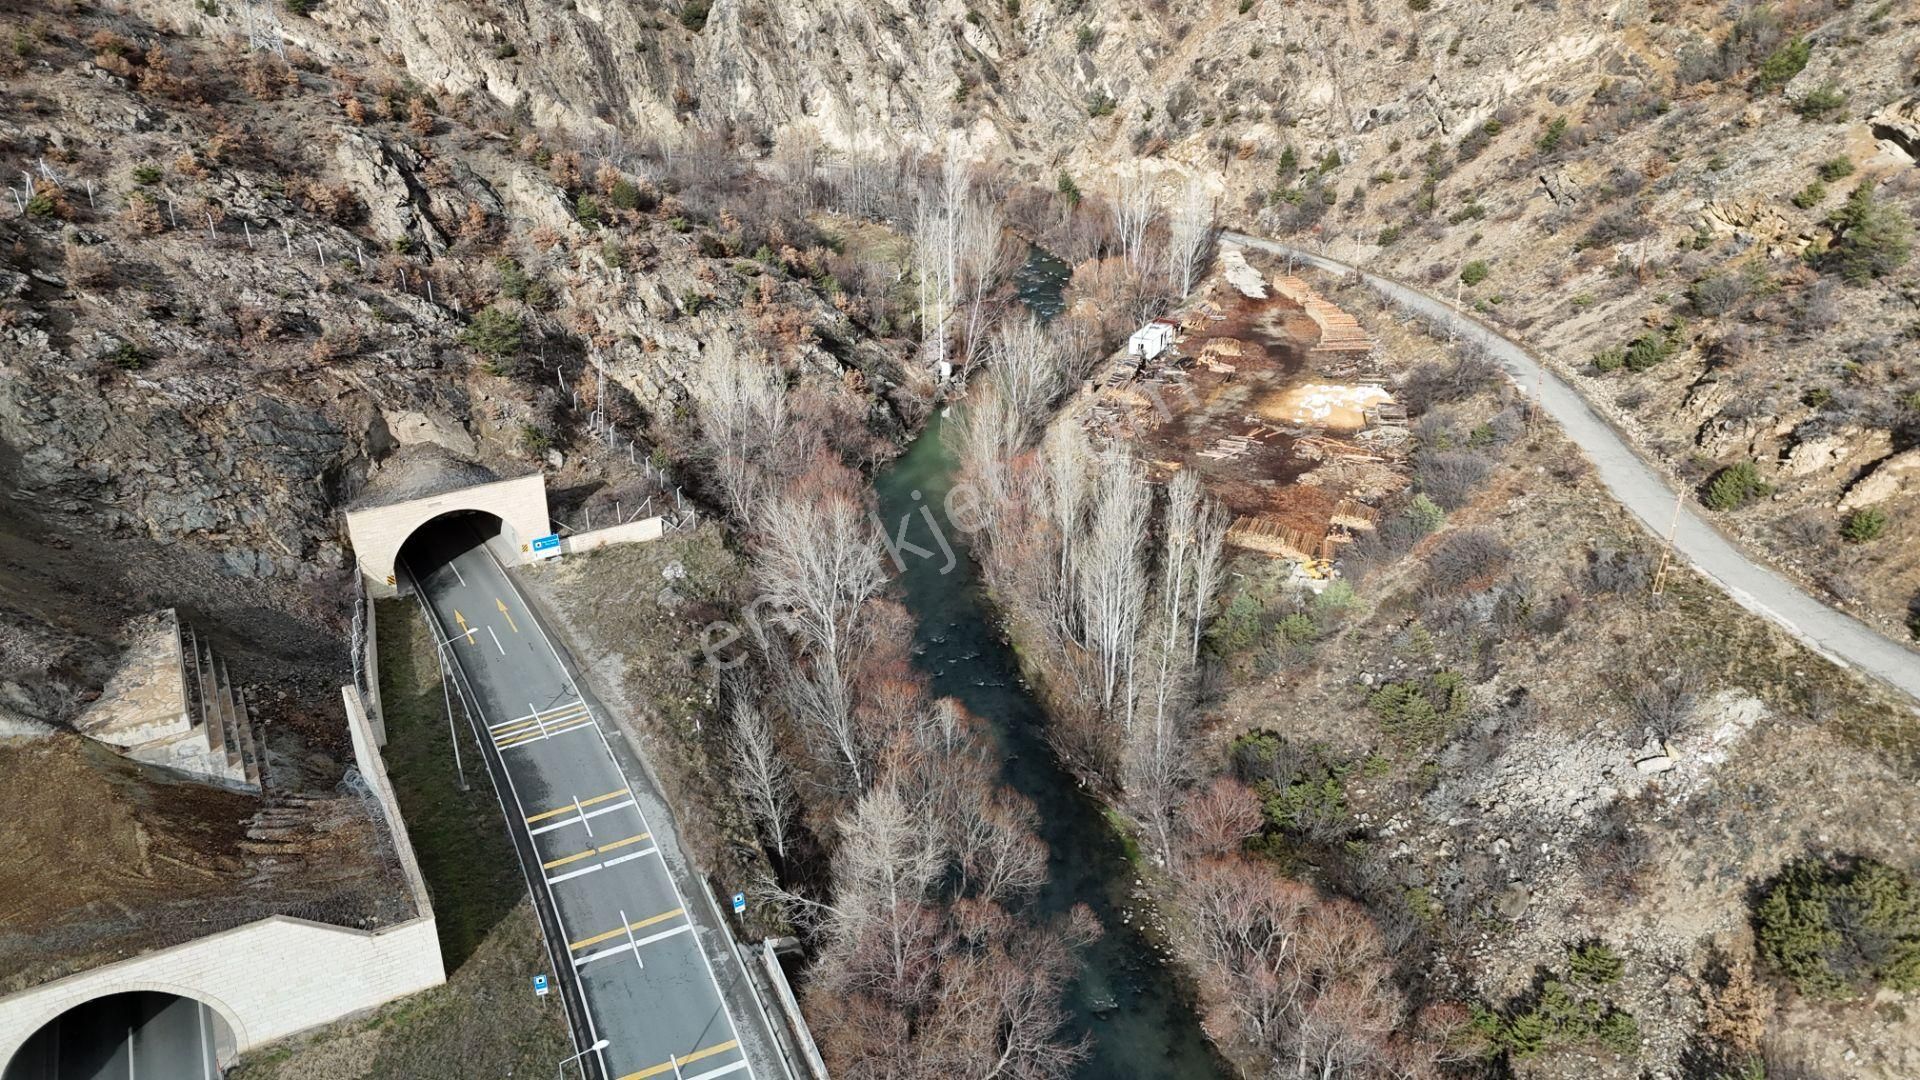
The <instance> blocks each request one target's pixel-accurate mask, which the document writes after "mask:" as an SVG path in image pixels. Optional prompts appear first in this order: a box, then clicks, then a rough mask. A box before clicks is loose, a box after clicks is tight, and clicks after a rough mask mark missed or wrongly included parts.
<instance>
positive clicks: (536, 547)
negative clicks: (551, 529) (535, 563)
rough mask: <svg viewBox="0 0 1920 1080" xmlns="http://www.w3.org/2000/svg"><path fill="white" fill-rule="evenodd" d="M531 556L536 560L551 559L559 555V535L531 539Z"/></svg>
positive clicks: (550, 534) (549, 534)
mask: <svg viewBox="0 0 1920 1080" xmlns="http://www.w3.org/2000/svg"><path fill="white" fill-rule="evenodd" d="M533 554H534V557H535V558H538V559H551V558H553V557H554V556H555V555H558V554H560V534H559V533H548V534H547V535H545V536H536V537H534V538H533Z"/></svg>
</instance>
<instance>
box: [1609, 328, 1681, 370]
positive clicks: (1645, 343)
mask: <svg viewBox="0 0 1920 1080" xmlns="http://www.w3.org/2000/svg"><path fill="white" fill-rule="evenodd" d="M1685 340H1686V329H1685V327H1683V326H1681V325H1680V324H1678V323H1675V324H1674V325H1672V326H1669V327H1667V328H1666V329H1665V330H1650V331H1648V332H1647V333H1644V334H1641V335H1640V336H1639V337H1637V338H1634V339H1633V340H1632V341H1630V342H1628V343H1627V348H1626V351H1625V352H1624V353H1622V354H1621V357H1620V362H1621V363H1622V364H1623V365H1625V367H1626V369H1627V370H1628V371H1646V370H1647V369H1649V368H1652V367H1655V366H1658V365H1660V364H1663V363H1665V362H1667V361H1668V360H1671V359H1672V358H1673V356H1674V354H1676V353H1678V352H1679V351H1680V346H1681V344H1682V343H1683V342H1684V341H1685Z"/></svg>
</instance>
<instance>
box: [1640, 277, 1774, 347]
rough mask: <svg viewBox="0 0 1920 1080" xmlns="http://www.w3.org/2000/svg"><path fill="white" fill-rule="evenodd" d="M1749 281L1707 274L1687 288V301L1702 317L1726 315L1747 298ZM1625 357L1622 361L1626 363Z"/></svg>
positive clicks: (1741, 278) (1745, 278) (1743, 278)
mask: <svg viewBox="0 0 1920 1080" xmlns="http://www.w3.org/2000/svg"><path fill="white" fill-rule="evenodd" d="M1748 288H1749V281H1748V278H1747V276H1746V275H1745V274H1723V273H1721V272H1719V271H1717V270H1716V271H1714V272H1712V273H1709V274H1706V275H1705V276H1703V277H1700V278H1698V279H1696V280H1695V281H1694V283H1693V284H1692V285H1690V286H1688V288H1687V300H1688V301H1689V302H1690V303H1692V304H1693V310H1695V311H1697V312H1699V313H1700V314H1702V315H1725V314H1726V313H1727V312H1729V311H1731V310H1733V306H1734V305H1735V304H1738V303H1739V302H1740V301H1741V300H1744V299H1745V298H1746V296H1747V292H1748ZM1625 359H1626V357H1625V355H1624V354H1622V356H1621V360H1622V361H1623V362H1624V361H1625Z"/></svg>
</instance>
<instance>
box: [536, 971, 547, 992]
mask: <svg viewBox="0 0 1920 1080" xmlns="http://www.w3.org/2000/svg"><path fill="white" fill-rule="evenodd" d="M533 992H534V995H535V996H536V997H546V996H547V977H546V976H545V975H535V976H534V977H533Z"/></svg>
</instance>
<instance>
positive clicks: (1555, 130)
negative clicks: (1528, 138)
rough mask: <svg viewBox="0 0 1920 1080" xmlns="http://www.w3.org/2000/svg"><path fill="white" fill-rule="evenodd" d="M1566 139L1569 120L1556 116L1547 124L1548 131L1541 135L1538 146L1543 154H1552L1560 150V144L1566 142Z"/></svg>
mask: <svg viewBox="0 0 1920 1080" xmlns="http://www.w3.org/2000/svg"><path fill="white" fill-rule="evenodd" d="M1566 138H1567V118H1566V117H1564V116H1556V117H1554V118H1553V119H1552V120H1551V121H1550V122H1549V123H1548V124H1547V129H1546V130H1545V131H1543V132H1541V133H1540V141H1539V143H1538V144H1537V145H1538V146H1539V148H1540V152H1541V153H1542V154H1551V153H1553V152H1554V151H1555V150H1558V149H1560V144H1561V143H1563V142H1565V141H1566Z"/></svg>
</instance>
